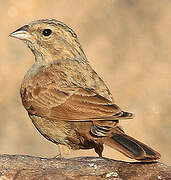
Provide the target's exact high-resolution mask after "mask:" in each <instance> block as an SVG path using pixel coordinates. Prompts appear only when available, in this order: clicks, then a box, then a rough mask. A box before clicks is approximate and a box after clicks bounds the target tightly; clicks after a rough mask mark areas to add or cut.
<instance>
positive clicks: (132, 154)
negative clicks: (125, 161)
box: [105, 133, 161, 161]
mask: <svg viewBox="0 0 171 180" xmlns="http://www.w3.org/2000/svg"><path fill="white" fill-rule="evenodd" d="M105 144H106V145H108V146H110V147H113V148H114V149H116V150H118V151H120V152H121V153H123V154H124V155H126V156H127V157H129V158H132V159H136V160H139V161H154V160H157V159H160V157H161V156H160V154H159V153H158V152H156V151H155V150H153V149H151V148H150V147H148V146H147V145H145V144H143V143H141V142H140V141H138V140H136V139H134V138H132V137H130V136H128V135H126V134H119V133H118V134H115V133H113V136H112V137H110V138H108V139H107V140H106V142H105Z"/></svg>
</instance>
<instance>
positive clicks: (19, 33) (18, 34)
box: [9, 25, 31, 40]
mask: <svg viewBox="0 0 171 180" xmlns="http://www.w3.org/2000/svg"><path fill="white" fill-rule="evenodd" d="M27 29H28V25H25V26H23V27H21V28H19V29H17V30H16V31H14V32H12V33H11V34H10V35H9V36H10V37H14V38H17V39H21V40H30V39H31V35H30V33H29V32H28V31H27Z"/></svg>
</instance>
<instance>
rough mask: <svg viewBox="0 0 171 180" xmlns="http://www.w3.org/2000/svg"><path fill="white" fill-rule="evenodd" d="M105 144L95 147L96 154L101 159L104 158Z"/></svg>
mask: <svg viewBox="0 0 171 180" xmlns="http://www.w3.org/2000/svg"><path fill="white" fill-rule="evenodd" d="M103 149H104V148H103V144H100V143H99V144H96V145H95V147H94V150H95V152H96V153H97V154H98V155H99V157H102V152H103Z"/></svg>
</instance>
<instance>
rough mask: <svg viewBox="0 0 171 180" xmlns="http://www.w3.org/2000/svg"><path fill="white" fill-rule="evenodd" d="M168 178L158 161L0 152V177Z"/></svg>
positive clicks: (169, 171)
mask: <svg viewBox="0 0 171 180" xmlns="http://www.w3.org/2000/svg"><path fill="white" fill-rule="evenodd" d="M5 178H6V179H14V180H19V179H22V180H24V179H29V180H32V179H53V180H55V179H57V180H60V179H61V180H65V179H67V180H68V179H77V180H83V179H84V180H85V179H87V180H89V179H90V180H94V179H99V180H100V179H141V180H148V179H162V180H163V179H168V178H169V179H170V178H171V167H169V166H166V165H164V164H162V163H159V162H154V163H142V162H134V163H128V162H123V161H116V160H113V159H107V158H98V157H79V158H72V159H64V158H40V157H33V156H26V155H0V179H5Z"/></svg>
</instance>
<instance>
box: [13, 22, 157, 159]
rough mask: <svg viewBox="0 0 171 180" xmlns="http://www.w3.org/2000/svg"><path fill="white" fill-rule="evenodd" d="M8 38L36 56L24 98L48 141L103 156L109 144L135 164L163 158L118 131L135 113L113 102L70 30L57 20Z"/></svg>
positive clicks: (36, 24) (28, 27)
mask: <svg viewBox="0 0 171 180" xmlns="http://www.w3.org/2000/svg"><path fill="white" fill-rule="evenodd" d="M10 36H11V37H14V38H18V39H21V40H23V41H24V42H25V43H26V44H27V46H28V47H29V48H30V49H31V51H32V52H33V54H34V56H35V63H34V64H33V66H32V67H31V68H30V69H29V70H28V72H27V74H26V75H25V77H24V80H23V82H22V85H21V90H20V93H21V99H22V103H23V105H24V107H25V109H26V110H27V112H28V115H29V117H30V118H31V120H32V122H33V124H34V125H35V127H36V128H37V130H38V131H39V132H40V133H41V134H42V135H43V136H44V137H45V138H46V139H48V140H50V141H52V142H53V143H55V144H62V145H66V146H68V147H69V148H71V149H74V150H77V149H91V148H94V149H95V152H96V153H97V154H98V155H99V156H102V152H103V144H106V145H108V146H111V147H112V148H115V149H116V150H118V151H120V152H121V153H123V154H124V155H126V156H127V157H129V158H132V159H136V160H140V161H154V160H157V159H159V158H160V154H159V153H158V152H156V151H155V150H153V149H152V148H150V147H148V146H147V145H145V144H143V143H141V142H139V141H138V140H136V139H134V138H132V137H130V136H128V135H126V134H125V133H124V131H123V130H122V129H121V128H120V127H119V125H118V123H119V120H122V119H129V118H132V117H133V114H132V113H128V112H124V111H122V110H121V109H120V108H119V107H118V106H117V105H116V104H115V103H114V100H113V97H112V95H111V93H110V91H109V89H108V88H107V86H106V85H105V83H104V82H103V80H102V79H101V78H100V77H99V76H98V75H97V73H96V72H95V71H94V70H93V69H92V68H91V66H90V65H89V62H88V60H87V58H86V56H85V54H84V51H83V50H82V47H81V45H80V43H79V41H78V38H77V35H76V34H75V33H74V31H73V30H72V29H71V28H69V27H68V26H67V25H65V24H64V23H62V22H60V21H57V20H55V19H46V20H37V21H33V22H31V23H29V24H28V25H25V26H23V27H21V28H19V29H17V30H16V31H14V32H13V33H11V34H10Z"/></svg>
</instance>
